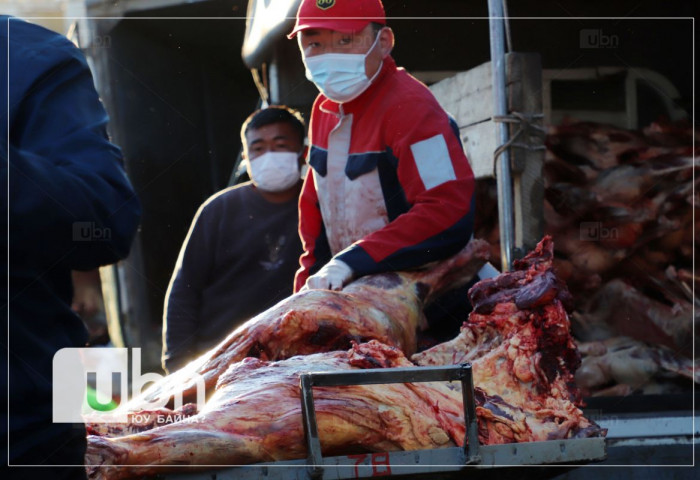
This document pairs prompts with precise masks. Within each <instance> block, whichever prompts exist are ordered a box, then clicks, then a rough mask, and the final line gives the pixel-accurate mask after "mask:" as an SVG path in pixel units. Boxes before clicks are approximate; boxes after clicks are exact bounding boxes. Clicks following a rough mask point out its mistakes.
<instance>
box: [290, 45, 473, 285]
mask: <svg viewBox="0 0 700 480" xmlns="http://www.w3.org/2000/svg"><path fill="white" fill-rule="evenodd" d="M309 130H310V132H309V139H310V143H311V148H310V150H309V157H308V162H309V165H310V166H311V168H310V169H309V171H308V174H307V176H306V179H305V181H304V187H303V190H302V194H301V197H300V199H299V231H300V235H301V239H302V242H303V246H304V253H303V255H302V256H301V268H300V269H299V270H298V271H297V274H296V278H295V284H294V289H295V291H298V290H299V289H300V288H301V287H302V286H303V285H304V283H305V282H306V279H307V278H308V277H309V275H313V274H314V273H315V272H316V271H317V270H318V269H319V268H321V267H322V266H323V265H324V264H325V263H326V262H328V261H329V260H330V259H331V257H332V256H335V257H336V258H338V259H339V260H342V261H343V262H345V263H347V264H348V265H349V266H350V267H351V268H352V270H353V272H354V273H355V276H356V277H359V276H363V275H367V274H371V273H378V272H383V271H391V270H405V269H407V268H412V267H417V266H420V265H423V264H425V263H428V262H431V261H434V260H440V259H443V258H446V257H448V256H450V255H453V254H454V253H456V252H458V251H459V250H460V249H461V248H462V247H463V246H464V245H466V244H467V242H468V241H469V238H470V237H471V234H472V225H473V217H474V201H473V194H474V175H473V173H472V170H471V167H470V166H469V162H468V161H467V158H466V156H465V154H464V150H463V148H462V144H461V141H460V138H459V130H458V128H457V125H456V124H455V122H454V120H452V119H451V117H450V116H449V115H448V114H447V113H446V112H445V111H444V110H443V109H442V107H441V106H440V105H439V104H438V102H437V100H436V99H435V97H434V96H433V94H432V93H431V92H430V90H428V88H427V87H426V86H425V85H423V84H422V83H421V82H419V81H418V80H416V79H415V78H413V77H412V76H411V75H409V74H408V73H406V71H405V70H404V69H402V68H397V67H396V63H395V62H394V60H393V59H392V58H391V57H387V58H385V59H384V63H383V66H382V69H381V72H380V73H379V74H378V75H377V77H376V78H375V80H374V82H373V83H372V85H370V87H369V88H368V89H367V90H366V91H365V92H363V93H362V94H361V95H360V96H359V97H357V98H356V99H354V100H353V101H351V102H347V103H344V104H338V103H335V102H333V101H331V100H329V99H328V98H326V97H325V96H323V95H319V96H318V98H317V99H316V101H315V102H314V106H313V110H312V113H311V122H310V126H309Z"/></svg>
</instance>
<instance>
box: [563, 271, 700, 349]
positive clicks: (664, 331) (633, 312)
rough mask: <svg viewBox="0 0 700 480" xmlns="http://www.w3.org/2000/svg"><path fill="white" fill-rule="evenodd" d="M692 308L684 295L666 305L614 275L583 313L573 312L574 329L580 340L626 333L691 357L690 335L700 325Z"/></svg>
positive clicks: (598, 338)
mask: <svg viewBox="0 0 700 480" xmlns="http://www.w3.org/2000/svg"><path fill="white" fill-rule="evenodd" d="M692 309H693V307H692V304H691V303H690V302H688V301H686V300H684V299H680V298H679V299H677V300H676V302H675V306H669V305H667V304H665V303H662V302H660V301H656V300H653V299H652V298H650V297H648V296H646V295H643V294H642V293H641V292H640V291H638V290H637V289H635V288H634V287H632V286H631V285H629V284H627V283H626V282H624V281H622V280H620V279H615V280H611V281H610V282H608V283H607V284H605V286H604V287H603V288H602V289H600V290H599V291H598V292H597V293H596V294H595V295H594V296H593V297H592V298H591V299H590V301H589V303H588V304H587V305H586V309H585V312H584V313H575V314H574V315H573V318H574V332H575V333H576V337H577V338H578V339H579V340H582V341H595V340H605V339H607V338H612V337H616V336H618V335H626V336H630V337H634V338H636V339H637V340H641V341H643V342H647V343H651V344H656V345H660V346H661V345H663V346H666V347H668V348H670V349H672V350H674V351H676V352H679V353H681V354H684V355H686V356H687V357H692V345H693V335H694V332H698V330H697V328H698V327H700V325H698V324H697V319H696V325H695V327H694V326H693V322H692Z"/></svg>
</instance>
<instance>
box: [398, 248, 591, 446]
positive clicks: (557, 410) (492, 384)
mask: <svg viewBox="0 0 700 480" xmlns="http://www.w3.org/2000/svg"><path fill="white" fill-rule="evenodd" d="M552 260H553V244H552V240H551V238H549V237H546V238H545V239H544V240H543V241H542V242H540V244H539V245H538V246H537V248H536V250H535V251H533V252H531V253H530V254H528V255H527V256H526V257H525V258H523V259H522V260H516V261H515V262H514V271H512V272H508V273H505V274H502V275H500V276H498V277H496V278H493V279H489V280H483V281H481V282H479V283H478V284H476V285H475V286H474V287H472V289H471V290H470V291H469V296H470V298H471V301H472V304H473V306H474V312H473V313H472V314H471V315H470V316H469V321H468V322H466V323H465V325H464V326H463V327H462V331H461V332H460V334H459V335H458V336H457V337H456V338H455V339H454V340H452V341H450V342H446V343H443V344H441V345H438V346H436V347H433V348H432V349H429V350H426V351H424V352H420V353H417V354H416V355H414V356H413V357H412V360H413V361H414V362H415V363H417V364H418V365H452V364H459V363H463V362H471V363H472V366H473V372H474V384H475V385H477V386H479V387H480V388H481V389H483V390H484V392H485V393H486V394H488V395H491V396H494V397H498V398H499V399H500V400H501V403H503V404H508V405H511V406H517V407H518V408H520V409H521V410H522V411H523V412H524V415H525V422H526V424H527V425H528V427H529V428H528V430H529V432H528V435H529V436H530V438H537V439H552V438H567V436H571V435H575V434H577V433H578V432H585V431H587V429H590V430H591V431H597V430H596V427H595V426H594V425H592V424H589V423H588V421H587V420H586V419H585V418H584V417H583V414H582V412H581V410H580V409H579V408H578V405H579V404H580V402H581V396H580V392H579V391H578V389H577V388H576V386H575V383H574V376H573V375H574V372H575V371H576V369H577V368H578V366H579V364H580V357H579V354H578V351H577V349H576V345H575V344H574V342H573V338H572V336H571V333H570V323H569V319H568V316H567V313H566V309H565V305H570V304H571V298H570V295H569V293H568V290H567V289H566V286H565V285H564V284H563V283H561V281H559V279H558V278H557V277H556V276H555V275H554V271H553V267H552ZM554 419H556V420H554ZM551 421H555V422H557V423H559V424H560V425H562V428H561V429H560V430H557V431H552V430H551V429H550V428H549V427H548V424H549V422H551ZM498 435H501V436H503V435H505V436H506V438H511V439H516V440H515V441H520V440H518V438H519V436H518V434H517V432H508V431H507V430H506V429H504V428H501V429H499V430H498ZM557 435H561V436H557ZM511 441H512V440H511Z"/></svg>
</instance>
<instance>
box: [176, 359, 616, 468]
mask: <svg viewBox="0 0 700 480" xmlns="http://www.w3.org/2000/svg"><path fill="white" fill-rule="evenodd" d="M437 381H448V382H450V381H460V382H461V383H462V395H463V398H464V420H465V427H466V431H465V441H464V446H462V447H450V448H440V449H431V450H412V451H400V452H381V453H359V454H352V455H340V456H333V457H323V456H322V454H321V446H320V440H319V437H318V428H317V425H316V413H315V409H314V402H313V387H320V386H343V385H370V384H388V383H416V382H437ZM300 385H301V404H302V414H303V422H304V431H305V434H306V443H307V451H308V452H309V453H308V457H307V458H306V459H300V460H287V461H280V462H269V463H259V464H255V465H242V466H236V467H228V468H222V469H220V470H207V471H206V472H199V473H194V472H187V473H184V471H183V473H182V474H171V475H167V476H166V477H164V478H166V479H168V480H205V479H206V480H234V479H235V480H253V479H266V480H267V479H269V480H308V479H313V480H320V479H323V480H341V479H351V478H368V477H379V476H396V477H400V476H404V475H410V476H416V475H427V477H426V478H449V477H450V476H451V475H455V474H459V473H460V472H464V471H467V470H468V469H477V470H484V469H493V468H499V467H516V466H525V465H552V464H559V465H574V466H575V465H578V464H581V463H588V462H595V461H600V460H603V459H605V458H606V454H607V453H606V443H605V439H604V438H581V439H570V440H553V441H546V442H528V443H514V444H506V445H480V444H479V439H478V430H477V429H478V426H477V421H476V403H475V400H474V385H473V382H472V370H471V365H469V364H463V365H457V366H448V367H410V368H386V369H384V368H378V369H367V370H353V371H342V372H324V373H307V374H303V375H301V377H300Z"/></svg>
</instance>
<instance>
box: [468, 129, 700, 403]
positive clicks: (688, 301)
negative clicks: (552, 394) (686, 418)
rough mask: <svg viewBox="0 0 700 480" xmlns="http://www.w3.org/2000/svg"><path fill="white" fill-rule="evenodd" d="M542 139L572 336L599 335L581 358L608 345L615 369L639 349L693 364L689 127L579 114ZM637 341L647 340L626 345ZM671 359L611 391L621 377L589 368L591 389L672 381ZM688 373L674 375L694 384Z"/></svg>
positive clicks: (487, 227)
mask: <svg viewBox="0 0 700 480" xmlns="http://www.w3.org/2000/svg"><path fill="white" fill-rule="evenodd" d="M546 144H547V154H546V157H545V165H544V171H543V174H544V182H545V199H546V201H545V230H546V233H547V234H548V235H551V236H552V237H553V238H554V240H555V245H556V247H555V261H554V267H555V270H556V272H557V275H559V277H560V278H562V279H563V280H564V281H565V282H566V283H567V284H568V286H569V288H570V290H571V292H572V294H573V297H574V299H575V300H576V301H575V304H574V313H573V314H572V317H571V318H572V326H573V331H574V336H575V337H576V339H577V340H578V341H580V342H598V343H596V346H595V347H591V348H588V346H584V347H583V348H582V349H581V350H582V352H583V355H584V365H586V364H587V362H586V357H587V356H588V355H589V352H601V351H602V348H603V346H604V345H605V342H607V344H609V345H610V348H611V349H612V350H614V351H615V352H616V353H615V355H611V356H608V357H606V358H607V360H606V362H605V363H606V364H608V363H610V362H615V363H620V366H619V368H617V367H614V368H613V370H615V369H618V370H623V369H624V368H625V364H626V363H634V361H635V360H634V357H630V356H629V355H631V354H632V352H633V351H634V352H636V353H635V354H634V355H635V356H639V355H641V350H640V349H641V348H642V346H644V348H645V349H646V354H645V355H646V358H647V359H660V358H661V357H664V358H668V359H671V358H672V359H673V362H672V363H675V364H685V365H692V361H693V358H692V344H693V338H694V333H693V332H699V331H700V329H698V328H697V326H698V323H699V322H700V316H698V314H697V313H696V316H695V317H693V305H695V306H696V312H697V311H698V310H697V306H700V302H699V301H698V299H697V298H695V297H694V296H693V293H692V292H693V285H695V287H697V286H698V284H699V282H698V278H697V277H694V276H693V271H694V269H693V263H692V262H693V251H694V250H697V247H698V244H697V242H698V240H697V239H695V242H696V243H693V231H694V230H696V229H697V228H698V226H700V225H699V224H698V222H699V221H700V215H698V214H699V213H700V211H698V208H699V207H700V196H699V194H698V191H699V190H698V188H697V187H698V186H699V185H698V179H697V178H696V176H695V175H694V174H695V173H696V171H697V167H698V163H697V161H696V162H695V163H693V153H694V151H695V150H696V148H697V143H695V144H694V143H693V131H692V128H691V127H690V126H684V125H680V124H676V125H670V124H666V123H654V124H652V125H650V126H649V127H647V128H644V129H642V130H639V131H630V130H624V129H621V128H617V127H613V126H609V125H602V124H596V123H590V122H573V123H565V124H563V125H560V126H556V127H551V128H550V132H549V134H548V136H547V140H546ZM694 187H695V192H694ZM478 191H479V192H480V193H481V195H480V197H479V199H480V200H481V206H482V207H483V208H484V209H485V210H488V209H489V208H491V209H493V208H496V207H495V205H496V200H495V187H494V186H492V185H491V184H489V183H486V182H485V183H484V184H482V185H481V186H480V189H479V190H478ZM693 212H695V220H693ZM494 218H496V217H494ZM477 227H478V228H477V231H476V234H477V235H479V236H480V238H484V239H486V240H488V241H489V242H491V243H492V245H493V250H496V249H498V248H499V246H498V225H497V224H495V223H494V222H493V221H488V218H487V221H486V222H484V223H483V224H482V225H480V226H477ZM492 261H493V260H492ZM694 326H695V328H694ZM617 337H623V338H619V339H617ZM696 338H697V337H696ZM631 341H638V342H642V343H641V344H638V345H637V346H636V347H635V348H634V349H629V348H621V347H620V345H628V344H629V342H631ZM600 342H603V343H600ZM606 348H607V347H606ZM654 352H656V353H654ZM591 355H592V354H591ZM594 356H596V355H594ZM597 356H598V357H600V356H601V355H597ZM597 361H600V358H599V359H598V360H597ZM590 362H593V363H595V361H594V360H593V359H591V361H590ZM666 366H668V362H661V360H658V361H657V362H656V367H655V368H654V369H653V370H654V371H655V372H657V373H655V374H653V375H648V376H636V375H635V376H631V377H625V378H626V380H630V379H632V378H635V379H637V380H638V382H633V383H631V384H630V383H623V384H624V385H625V386H624V387H622V386H621V387H618V388H611V387H614V386H615V385H617V384H619V380H618V377H616V376H615V375H596V376H591V377H588V378H587V381H586V382H585V392H584V393H585V394H586V395H597V394H616V393H620V392H635V391H637V392H643V391H645V390H646V391H652V390H654V391H657V390H659V380H664V382H662V383H666V384H667V385H669V386H671V384H670V383H668V382H665V380H666V379H667V377H668V376H669V375H671V374H672V373H673V370H669V369H667V368H666ZM608 370H609V368H608ZM680 370H681V371H685V370H684V369H680ZM676 373H677V372H676ZM659 375H660V376H661V377H662V378H660V377H659ZM686 377H687V375H682V376H681V377H678V378H679V382H680V384H681V385H685V388H686V389H687V388H689V387H690V386H692V383H690V382H688V381H687V379H686ZM593 378H596V379H597V380H596V381H600V382H602V383H591V382H593ZM647 384H648V385H647Z"/></svg>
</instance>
